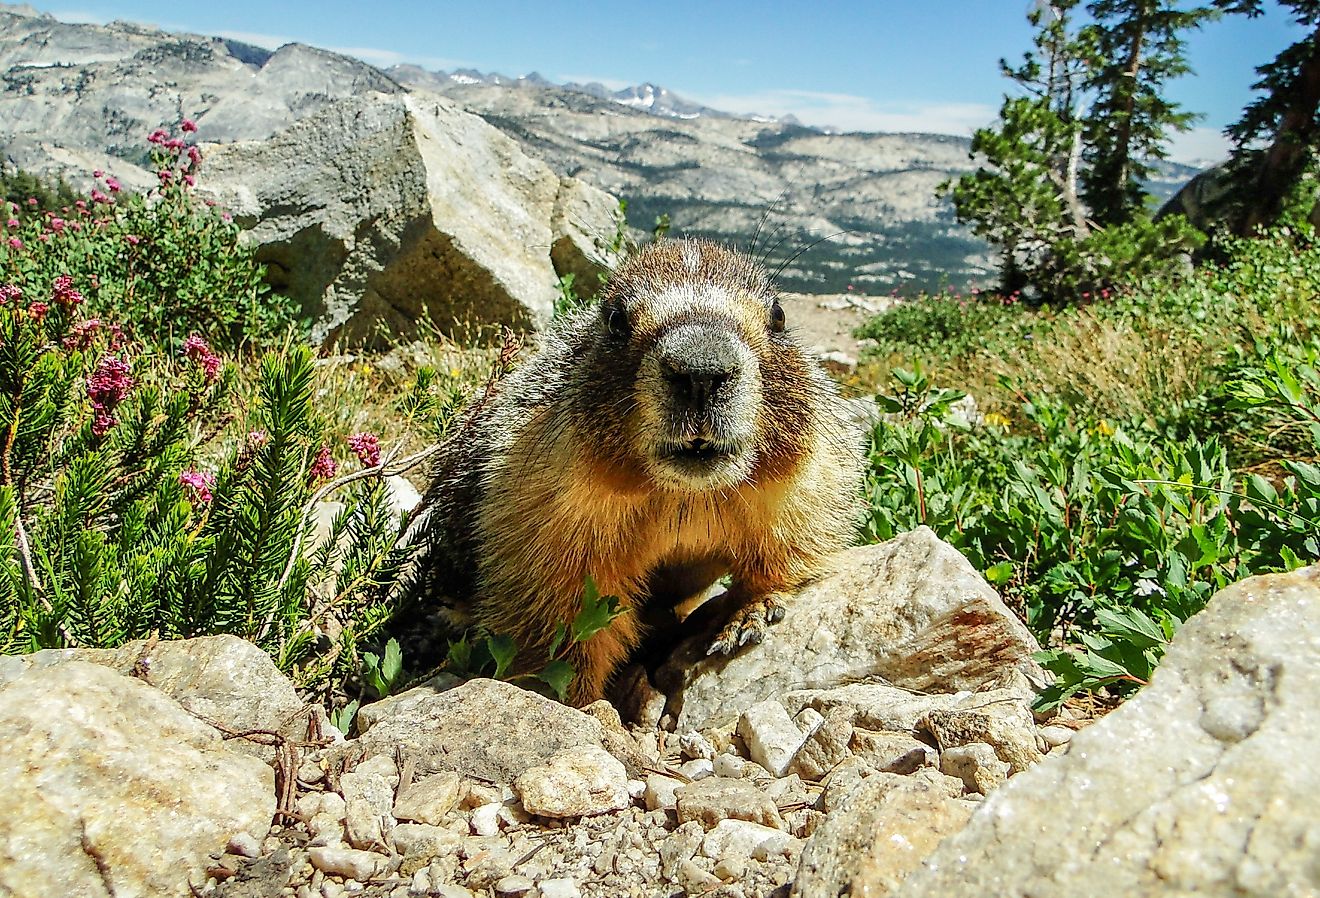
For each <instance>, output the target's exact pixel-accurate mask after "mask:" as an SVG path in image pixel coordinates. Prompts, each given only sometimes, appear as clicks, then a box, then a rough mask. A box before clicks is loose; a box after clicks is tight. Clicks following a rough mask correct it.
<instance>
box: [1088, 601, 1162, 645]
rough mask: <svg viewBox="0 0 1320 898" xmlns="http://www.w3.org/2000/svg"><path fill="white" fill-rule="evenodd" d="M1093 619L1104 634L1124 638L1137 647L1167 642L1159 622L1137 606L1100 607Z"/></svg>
mask: <svg viewBox="0 0 1320 898" xmlns="http://www.w3.org/2000/svg"><path fill="white" fill-rule="evenodd" d="M1095 619H1096V622H1097V623H1098V624H1100V629H1101V630H1102V631H1103V632H1104V633H1105V634H1106V635H1108V636H1112V637H1116V638H1120V639H1124V640H1126V641H1127V642H1130V643H1132V644H1133V645H1136V646H1138V647H1139V648H1143V649H1147V648H1154V647H1155V646H1163V645H1166V644H1167V640H1166V639H1165V638H1164V631H1163V630H1162V629H1161V628H1160V626H1159V624H1157V623H1155V621H1154V620H1152V619H1151V618H1150V617H1149V616H1148V615H1147V614H1146V613H1145V612H1143V611H1141V610H1140V609H1139V608H1125V609H1123V610H1121V611H1120V610H1111V609H1108V608H1101V609H1099V610H1097V611H1096V613H1095Z"/></svg>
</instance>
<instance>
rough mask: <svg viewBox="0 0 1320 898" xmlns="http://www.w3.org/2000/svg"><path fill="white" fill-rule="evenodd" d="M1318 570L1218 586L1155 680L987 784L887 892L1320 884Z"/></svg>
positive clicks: (1092, 896) (1224, 891)
mask: <svg viewBox="0 0 1320 898" xmlns="http://www.w3.org/2000/svg"><path fill="white" fill-rule="evenodd" d="M1317 696H1320V568H1316V567H1312V568H1307V569H1305V570H1301V571H1296V572H1294V573H1291V574H1272V575H1268V576H1263V577H1252V578H1250V579H1248V580H1244V581H1242V582H1241V583H1237V584H1235V585H1233V586H1230V587H1228V588H1227V589H1224V590H1222V591H1220V592H1219V593H1218V594H1217V595H1216V596H1215V597H1214V598H1213V599H1212V600H1211V601H1210V604H1209V605H1208V606H1207V607H1206V609H1205V610H1204V611H1203V612H1201V613H1200V614H1198V615H1196V616H1195V617H1193V618H1192V619H1191V620H1189V621H1188V622H1187V624H1186V625H1185V626H1184V627H1183V628H1182V630H1181V631H1180V632H1179V633H1178V635H1177V636H1176V637H1175V639H1174V640H1173V644H1172V646H1171V647H1170V648H1169V651H1168V654H1167V656H1166V657H1165V659H1164V662H1163V663H1162V664H1161V665H1160V668H1159V670H1158V671H1156V673H1155V676H1154V678H1153V680H1152V682H1151V684H1150V685H1149V686H1148V687H1146V688H1145V689H1144V690H1142V692H1141V693H1139V694H1138V695H1137V696H1136V697H1135V698H1133V699H1132V700H1130V701H1129V702H1127V704H1125V705H1123V706H1122V707H1121V708H1119V709H1118V710H1116V711H1114V712H1113V713H1112V714H1110V715H1109V716H1108V717H1106V718H1104V719H1103V720H1101V721H1099V722H1098V723H1095V724H1094V725H1092V726H1091V727H1089V728H1088V729H1086V730H1083V731H1082V732H1080V733H1078V734H1077V735H1076V736H1075V737H1074V738H1073V739H1072V741H1071V743H1070V744H1069V748H1068V750H1067V753H1066V754H1063V755H1062V756H1059V757H1050V758H1047V759H1046V760H1045V761H1043V762H1042V763H1041V764H1039V765H1037V766H1036V767H1034V768H1033V769H1031V770H1029V771H1027V772H1025V773H1023V774H1021V775H1020V776H1017V777H1014V778H1013V779H1012V780H1010V781H1009V782H1008V784H1007V785H1006V786H1004V787H1003V788H1001V789H999V790H998V791H996V792H995V793H994V794H993V795H991V796H990V798H989V799H988V800H987V801H986V802H985V804H984V805H982V807H981V808H980V809H979V810H978V811H977V813H976V814H975V815H974V816H973V818H972V820H971V822H970V823H969V824H968V826H967V827H966V829H964V830H963V831H962V832H961V833H959V834H958V835H956V836H952V837H950V838H949V839H948V840H946V841H945V842H944V843H943V844H941V845H940V847H939V848H938V849H937V850H936V851H935V852H934V853H933V854H932V855H931V856H930V858H929V859H928V860H927V862H926V864H925V865H924V867H923V868H922V869H921V870H919V871H918V872H916V873H914V874H913V875H912V876H911V877H909V878H908V880H907V881H906V882H905V883H904V886H903V888H902V889H901V890H899V891H898V892H897V893H896V894H897V895H901V896H906V898H917V896H926V895H941V896H947V898H958V896H977V898H980V896H983V895H1051V896H1063V898H1066V896H1074V895H1075V896H1079V898H1080V896H1087V898H1104V896H1124V898H1128V896H1139V895H1191V894H1196V895H1200V896H1212V898H1213V896H1223V898H1228V896H1234V898H1243V896H1260V898H1265V896H1291V895H1296V896H1302V895H1315V894H1317V893H1320V862H1317V858H1320V803H1317V801H1316V795H1317V794H1320V752H1317V749H1316V746H1317V744H1318V743H1320V705H1317V702H1316V697H1317Z"/></svg>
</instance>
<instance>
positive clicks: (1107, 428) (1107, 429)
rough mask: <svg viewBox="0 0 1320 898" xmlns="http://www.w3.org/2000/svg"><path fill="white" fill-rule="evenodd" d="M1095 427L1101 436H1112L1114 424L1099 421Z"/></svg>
mask: <svg viewBox="0 0 1320 898" xmlns="http://www.w3.org/2000/svg"><path fill="white" fill-rule="evenodd" d="M1095 429H1096V432H1097V433H1099V434H1100V435H1101V436H1106V437H1112V436H1113V435H1114V426H1113V425H1112V424H1110V423H1109V422H1108V421H1101V422H1100V423H1099V424H1097V425H1096V426H1095Z"/></svg>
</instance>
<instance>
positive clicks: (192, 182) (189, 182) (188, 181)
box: [183, 175, 197, 187]
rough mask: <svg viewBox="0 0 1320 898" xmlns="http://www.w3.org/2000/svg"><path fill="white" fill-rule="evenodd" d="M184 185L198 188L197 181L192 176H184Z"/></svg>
mask: <svg viewBox="0 0 1320 898" xmlns="http://www.w3.org/2000/svg"><path fill="white" fill-rule="evenodd" d="M183 183H185V184H187V185H188V186H189V187H196V186H197V179H196V178H194V177H193V176H192V175H184V176H183Z"/></svg>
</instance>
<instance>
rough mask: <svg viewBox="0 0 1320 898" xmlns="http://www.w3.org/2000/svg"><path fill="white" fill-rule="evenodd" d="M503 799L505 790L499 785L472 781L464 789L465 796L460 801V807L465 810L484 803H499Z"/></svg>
mask: <svg viewBox="0 0 1320 898" xmlns="http://www.w3.org/2000/svg"><path fill="white" fill-rule="evenodd" d="M503 800H504V791H503V790H502V789H500V788H499V787H498V786H488V785H486V784H485V783H474V782H470V783H468V784H467V786H466V787H465V788H464V789H463V797H462V799H461V800H460V801H459V807H461V808H462V809H463V810H465V811H470V810H472V809H473V808H479V807H481V806H482V805H483V804H499V803H500V802H501V801H503Z"/></svg>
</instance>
